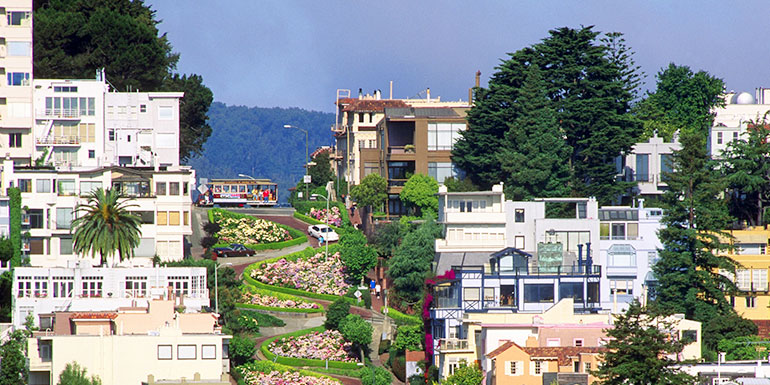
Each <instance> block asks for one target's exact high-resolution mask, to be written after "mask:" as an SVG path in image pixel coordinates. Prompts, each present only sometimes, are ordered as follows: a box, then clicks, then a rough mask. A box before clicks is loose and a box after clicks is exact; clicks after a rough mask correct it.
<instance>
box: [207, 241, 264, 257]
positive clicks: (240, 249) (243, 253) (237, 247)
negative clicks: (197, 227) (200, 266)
mask: <svg viewBox="0 0 770 385" xmlns="http://www.w3.org/2000/svg"><path fill="white" fill-rule="evenodd" d="M214 253H215V254H216V255H217V258H219V257H251V256H253V255H256V254H257V252H256V251H254V250H252V249H249V248H247V247H246V246H244V245H241V244H240V243H232V244H230V247H216V248H214Z"/></svg>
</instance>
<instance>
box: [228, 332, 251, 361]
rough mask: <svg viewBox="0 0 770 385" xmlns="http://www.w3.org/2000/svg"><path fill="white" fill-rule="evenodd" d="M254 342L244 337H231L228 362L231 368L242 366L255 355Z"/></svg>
mask: <svg viewBox="0 0 770 385" xmlns="http://www.w3.org/2000/svg"><path fill="white" fill-rule="evenodd" d="M256 345H257V344H256V342H254V340H253V339H251V338H249V337H246V336H238V335H236V336H233V338H232V339H231V340H230V361H231V362H232V363H233V366H238V365H243V364H245V363H247V362H249V361H251V360H252V358H253V357H254V354H256V353H257V348H256Z"/></svg>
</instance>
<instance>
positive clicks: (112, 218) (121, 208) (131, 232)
mask: <svg viewBox="0 0 770 385" xmlns="http://www.w3.org/2000/svg"><path fill="white" fill-rule="evenodd" d="M122 198H123V197H122V196H121V195H120V193H119V192H118V190H115V189H107V190H104V189H102V188H99V189H97V190H96V191H93V192H91V193H89V194H88V195H87V196H86V200H87V203H85V204H79V205H78V206H77V208H76V209H75V211H77V212H79V213H80V214H79V215H78V218H77V219H75V220H73V221H72V229H73V230H72V234H73V236H72V239H73V251H74V252H75V253H76V254H86V253H88V254H91V256H92V257H96V256H97V255H99V257H100V258H101V260H102V264H105V263H107V260H108V259H109V258H110V257H113V256H115V254H117V255H118V257H120V260H121V261H122V260H124V259H126V258H132V257H133V256H134V248H136V247H137V246H139V239H140V235H141V231H140V230H139V227H140V226H141V219H140V218H139V217H138V216H136V215H134V214H131V213H130V212H129V211H128V207H131V206H133V205H131V204H128V202H129V201H128V200H127V199H124V200H122V201H121V199H122Z"/></svg>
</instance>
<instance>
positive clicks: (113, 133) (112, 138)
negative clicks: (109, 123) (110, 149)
mask: <svg viewBox="0 0 770 385" xmlns="http://www.w3.org/2000/svg"><path fill="white" fill-rule="evenodd" d="M109 136H110V142H114V141H115V130H110V131H109Z"/></svg>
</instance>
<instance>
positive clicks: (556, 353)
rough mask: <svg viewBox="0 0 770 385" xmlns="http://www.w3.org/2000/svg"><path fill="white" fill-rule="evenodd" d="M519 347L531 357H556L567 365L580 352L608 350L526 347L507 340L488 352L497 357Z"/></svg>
mask: <svg viewBox="0 0 770 385" xmlns="http://www.w3.org/2000/svg"><path fill="white" fill-rule="evenodd" d="M514 346H515V347H517V348H519V349H521V350H522V351H524V353H527V355H529V356H530V357H539V358H555V359H556V360H558V361H559V366H566V365H569V363H570V357H577V356H578V355H580V354H599V353H603V352H606V351H607V348H604V347H595V346H548V347H525V348H522V347H521V346H519V345H517V344H516V343H514V342H511V341H509V342H506V343H504V344H502V345H500V347H499V348H497V349H495V350H493V351H491V352H490V353H489V354H487V357H488V358H495V357H497V356H499V355H500V354H502V353H503V352H505V351H506V350H508V349H510V348H512V347H514Z"/></svg>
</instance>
